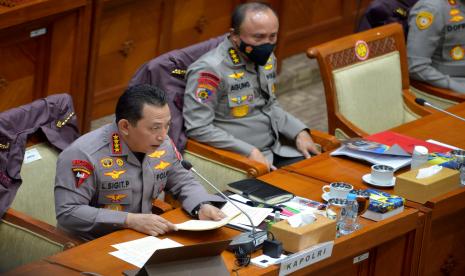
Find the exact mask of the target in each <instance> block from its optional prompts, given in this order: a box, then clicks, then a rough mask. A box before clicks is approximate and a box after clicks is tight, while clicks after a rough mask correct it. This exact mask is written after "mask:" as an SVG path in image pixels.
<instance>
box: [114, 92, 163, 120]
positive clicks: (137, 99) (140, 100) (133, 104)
mask: <svg viewBox="0 0 465 276" xmlns="http://www.w3.org/2000/svg"><path fill="white" fill-rule="evenodd" d="M144 104H148V105H154V106H158V107H163V106H165V105H166V104H167V98H166V93H165V91H163V90H162V89H160V88H159V87H157V86H154V85H150V84H138V85H134V86H130V87H128V88H127V89H126V90H125V91H124V93H123V95H121V97H119V99H118V103H117V104H116V110H115V117H116V123H118V122H119V121H120V120H121V119H126V120H128V121H129V123H131V125H133V126H135V125H137V122H138V121H139V120H140V119H141V118H142V109H143V108H144Z"/></svg>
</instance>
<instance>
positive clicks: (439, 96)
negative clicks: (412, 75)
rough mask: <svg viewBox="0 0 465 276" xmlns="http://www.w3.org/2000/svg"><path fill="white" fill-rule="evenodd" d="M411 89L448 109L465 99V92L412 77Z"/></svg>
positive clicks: (418, 95)
mask: <svg viewBox="0 0 465 276" xmlns="http://www.w3.org/2000/svg"><path fill="white" fill-rule="evenodd" d="M410 90H411V91H412V92H413V93H414V94H415V95H416V96H417V97H419V98H422V99H425V100H426V101H428V102H430V103H432V104H434V105H436V106H438V107H441V108H443V109H446V108H448V107H451V106H453V105H456V104H458V103H461V102H464V101H465V94H462V93H458V92H454V91H452V90H449V89H445V88H440V87H437V86H433V85H431V84H429V83H426V82H423V81H419V80H414V79H410Z"/></svg>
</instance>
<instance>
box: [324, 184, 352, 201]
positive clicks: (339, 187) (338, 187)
mask: <svg viewBox="0 0 465 276" xmlns="http://www.w3.org/2000/svg"><path fill="white" fill-rule="evenodd" d="M353 188H354V187H353V186H352V185H350V184H348V183H345V182H332V183H330V184H329V185H324V186H323V192H325V193H329V198H342V199H345V198H346V197H347V194H348V193H349V192H350V191H352V190H353Z"/></svg>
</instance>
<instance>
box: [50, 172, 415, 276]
mask: <svg viewBox="0 0 465 276" xmlns="http://www.w3.org/2000/svg"><path fill="white" fill-rule="evenodd" d="M261 179H262V180H265V181H267V182H270V183H272V184H275V185H277V186H280V187H282V188H286V189H288V190H290V191H292V192H294V193H295V194H297V195H300V196H305V197H308V198H311V199H314V200H321V199H320V198H319V197H320V195H321V192H320V191H321V187H322V186H323V185H324V183H323V182H320V181H317V180H312V179H308V178H306V177H304V176H301V175H297V174H293V173H290V172H287V171H282V170H280V171H276V172H273V173H271V174H268V175H266V176H263V177H261ZM163 216H164V217H165V218H167V219H169V220H170V221H172V222H174V223H178V222H182V221H184V220H187V219H189V217H188V216H187V214H186V213H185V212H183V211H182V210H180V209H176V210H174V211H171V212H168V213H166V214H164V215H163ZM361 223H362V225H363V228H362V229H361V230H359V231H357V232H355V233H354V234H352V235H349V236H345V237H341V238H338V239H336V241H335V245H334V249H333V255H332V257H331V258H330V259H327V260H324V261H322V262H320V263H317V264H314V265H312V266H311V267H308V268H306V269H305V270H304V272H305V273H307V272H312V271H316V270H318V269H321V268H323V267H325V266H329V265H331V264H333V263H335V262H337V261H340V260H342V259H345V258H348V257H350V256H354V255H356V254H360V253H363V252H364V251H366V250H368V249H370V248H373V247H375V246H377V245H379V244H382V243H384V242H386V241H389V240H392V239H393V238H395V237H398V236H400V235H403V234H404V233H407V232H409V231H412V229H415V228H416V227H417V225H418V211H417V210H415V209H412V208H407V209H406V210H405V211H404V212H403V213H402V214H399V215H397V216H394V217H392V218H390V219H387V220H385V221H382V222H377V223H375V222H372V221H369V220H365V219H362V221H361ZM237 233H238V232H237V231H236V230H233V229H229V228H226V227H222V228H220V229H216V230H211V231H206V232H188V231H179V232H174V233H170V234H168V235H164V236H163V237H167V238H170V239H173V240H175V241H178V242H180V243H182V244H186V245H187V244H193V243H200V242H207V241H213V240H222V239H228V238H232V237H233V236H235V235H236V234H237ZM144 236H145V235H144V234H141V233H138V232H135V231H132V230H122V231H117V232H114V233H112V234H109V235H107V236H104V237H101V238H99V239H96V240H94V241H91V242H88V243H86V244H83V245H81V246H78V247H76V248H73V249H70V250H67V251H65V252H62V253H60V254H57V255H55V256H52V257H49V258H48V260H49V261H52V262H55V263H58V264H61V265H63V266H66V267H71V268H74V269H75V270H77V271H90V272H95V273H99V274H102V275H121V272H122V271H124V270H127V269H135V268H136V267H134V266H132V265H131V264H129V263H126V262H124V261H122V260H120V259H117V258H115V257H113V256H112V255H110V254H108V253H109V252H111V251H115V249H114V248H113V247H111V245H112V244H115V243H120V242H125V241H130V240H134V239H138V238H141V237H144ZM257 254H259V253H258V252H257V253H255V255H257ZM222 256H223V259H224V260H225V263H226V265H227V267H228V269H229V270H232V269H233V268H234V267H235V266H234V256H233V255H232V254H231V253H230V252H224V253H223V254H222ZM277 271H278V268H277V267H276V266H273V267H269V268H267V269H261V268H258V267H255V266H253V265H250V266H249V267H247V268H243V269H241V270H240V274H244V273H247V274H250V275H257V274H270V275H274V274H277Z"/></svg>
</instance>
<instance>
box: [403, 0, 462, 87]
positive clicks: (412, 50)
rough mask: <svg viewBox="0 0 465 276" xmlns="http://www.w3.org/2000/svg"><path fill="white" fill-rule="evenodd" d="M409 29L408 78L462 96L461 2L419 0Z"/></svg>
mask: <svg viewBox="0 0 465 276" xmlns="http://www.w3.org/2000/svg"><path fill="white" fill-rule="evenodd" d="M409 27H410V30H409V33H408V39H407V53H408V62H409V71H410V76H411V77H412V78H414V79H417V80H422V81H426V82H428V83H430V84H432V85H434V86H438V87H442V88H447V89H451V90H453V91H457V92H461V93H465V1H464V0H420V1H418V2H417V4H415V6H414V7H413V8H412V10H411V11H410V17H409Z"/></svg>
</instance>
